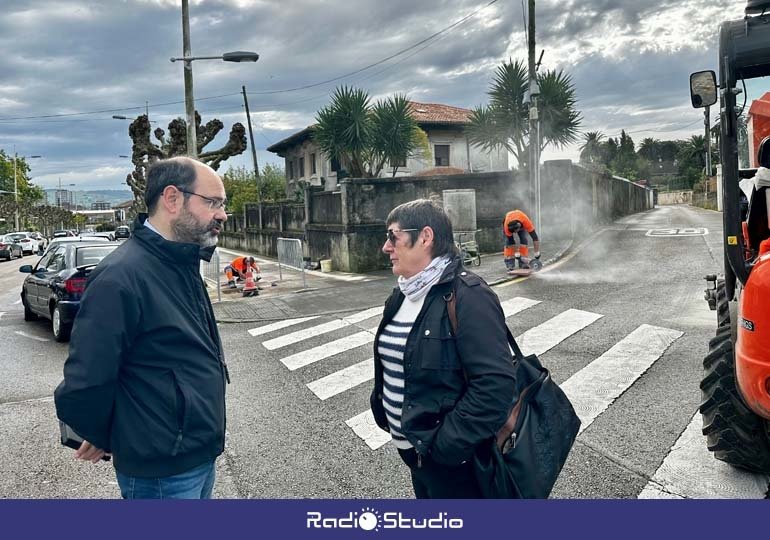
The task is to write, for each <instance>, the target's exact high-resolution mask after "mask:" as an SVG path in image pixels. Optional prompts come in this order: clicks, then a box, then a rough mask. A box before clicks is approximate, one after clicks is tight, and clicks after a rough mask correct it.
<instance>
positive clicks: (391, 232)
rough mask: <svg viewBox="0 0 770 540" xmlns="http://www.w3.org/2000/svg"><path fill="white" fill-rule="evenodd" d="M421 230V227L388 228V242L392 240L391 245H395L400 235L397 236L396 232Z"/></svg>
mask: <svg viewBox="0 0 770 540" xmlns="http://www.w3.org/2000/svg"><path fill="white" fill-rule="evenodd" d="M419 230H420V229H388V232H387V234H386V236H387V237H388V242H390V243H391V245H393V246H394V247H395V245H396V240H398V236H396V233H400V232H411V231H419Z"/></svg>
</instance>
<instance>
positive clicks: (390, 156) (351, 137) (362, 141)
mask: <svg viewBox="0 0 770 540" xmlns="http://www.w3.org/2000/svg"><path fill="white" fill-rule="evenodd" d="M316 121H317V126H316V129H315V131H314V132H313V140H314V141H315V142H316V143H317V144H318V146H319V148H320V149H321V151H322V152H323V153H324V154H325V155H326V157H328V158H329V159H332V158H334V157H336V158H337V159H338V160H339V161H340V163H342V164H344V165H345V166H346V167H347V168H348V171H347V172H348V173H349V175H350V176H352V177H354V178H371V177H376V176H379V174H380V172H381V171H382V169H383V167H384V166H385V165H386V164H389V163H398V162H399V161H404V160H405V159H407V158H408V157H409V156H410V155H411V154H412V152H413V151H414V150H415V149H416V148H417V147H418V145H419V144H420V135H419V133H418V129H419V128H418V127H417V122H416V121H415V120H414V118H413V117H412V115H411V112H410V103H409V100H408V99H407V97H406V96H405V95H401V94H396V95H395V96H393V97H390V98H387V99H384V100H380V101H378V102H377V103H375V104H374V105H371V104H370V99H369V94H368V93H367V92H366V91H364V90H361V89H355V88H349V87H347V86H342V87H339V88H337V89H336V90H335V91H334V94H333V96H332V102H331V103H330V104H329V105H327V106H326V107H324V108H322V109H321V110H320V111H318V114H317V115H316Z"/></svg>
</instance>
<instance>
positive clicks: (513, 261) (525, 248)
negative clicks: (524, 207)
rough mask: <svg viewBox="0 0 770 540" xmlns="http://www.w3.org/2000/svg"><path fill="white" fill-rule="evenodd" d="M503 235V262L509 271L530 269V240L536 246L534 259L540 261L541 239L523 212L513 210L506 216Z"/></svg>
mask: <svg viewBox="0 0 770 540" xmlns="http://www.w3.org/2000/svg"><path fill="white" fill-rule="evenodd" d="M503 234H504V235H505V247H504V248H503V260H504V261H505V267H506V269H507V270H509V271H510V270H514V269H515V268H516V267H517V266H518V267H519V268H525V269H526V268H529V266H530V258H529V238H528V237H527V236H528V235H529V236H531V237H532V242H533V244H534V250H535V253H534V256H535V257H534V258H535V259H538V260H539V259H540V239H539V238H538V236H537V232H536V231H535V226H534V225H533V224H532V220H530V219H529V217H528V216H527V214H525V213H524V212H522V211H521V210H511V211H510V212H508V213H507V214H505V219H504V220H503Z"/></svg>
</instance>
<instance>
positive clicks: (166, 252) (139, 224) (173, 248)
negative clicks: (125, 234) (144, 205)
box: [133, 213, 216, 265]
mask: <svg viewBox="0 0 770 540" xmlns="http://www.w3.org/2000/svg"><path fill="white" fill-rule="evenodd" d="M146 220H147V214H144V213H142V214H139V215H137V217H136V221H135V222H134V233H133V238H136V239H137V241H139V242H141V243H142V245H143V246H144V247H146V248H147V249H148V250H150V251H152V252H153V253H154V254H155V255H156V256H158V257H160V258H161V259H166V260H167V261H169V262H172V263H175V264H191V265H197V264H198V263H199V261H200V260H201V259H202V260H204V261H210V260H211V257H212V256H213V255H214V250H215V249H216V246H210V247H205V248H204V247H201V246H199V245H198V244H191V243H187V242H172V241H171V240H166V239H165V238H163V237H162V236H161V235H159V234H158V233H156V232H154V231H151V230H150V229H148V228H147V227H145V226H144V222H145V221H146Z"/></svg>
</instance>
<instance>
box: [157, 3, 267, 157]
mask: <svg viewBox="0 0 770 540" xmlns="http://www.w3.org/2000/svg"><path fill="white" fill-rule="evenodd" d="M188 4H189V0H182V47H183V54H184V56H182V57H181V58H171V61H172V62H176V61H178V60H181V61H183V62H184V104H185V112H186V115H187V155H188V156H189V157H191V158H196V157H198V138H197V134H196V133H195V99H194V97H193V74H192V61H193V60H224V61H225V62H256V61H257V60H259V55H258V54H257V53H255V52H246V51H234V52H228V53H224V54H223V55H221V56H192V52H191V50H190V9H189V5H188Z"/></svg>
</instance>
